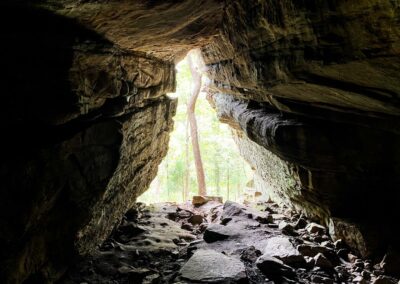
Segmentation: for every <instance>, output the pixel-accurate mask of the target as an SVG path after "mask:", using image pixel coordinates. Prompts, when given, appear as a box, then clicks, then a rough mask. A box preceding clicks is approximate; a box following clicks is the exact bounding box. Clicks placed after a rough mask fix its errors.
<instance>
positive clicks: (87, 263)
mask: <svg viewBox="0 0 400 284" xmlns="http://www.w3.org/2000/svg"><path fill="white" fill-rule="evenodd" d="M60 283H63V284H72V283H80V284H85V283H138V284H139V283H375V284H379V283H400V282H398V279H395V278H392V277H390V276H387V275H384V273H383V270H382V269H381V264H380V263H372V262H371V261H370V260H367V259H361V258H359V257H357V256H356V254H355V253H354V252H351V251H350V250H349V249H348V248H347V247H346V245H345V244H344V243H343V242H342V241H341V240H338V241H336V242H333V241H332V240H331V238H330V237H329V236H328V235H327V231H326V228H324V227H322V226H320V225H318V224H315V223H312V222H310V221H309V220H307V219H306V218H304V217H303V216H300V215H299V214H296V213H295V212H293V211H291V210H289V209H285V208H280V207H278V206H277V205H276V204H274V203H258V204H255V205H253V206H251V207H250V206H244V205H240V204H238V203H234V202H229V201H228V202H225V204H221V203H219V202H217V201H208V202H206V203H205V204H202V205H200V206H197V207H196V206H193V205H192V204H190V203H187V204H181V205H177V204H173V203H162V204H155V205H151V206H145V205H144V204H141V203H137V204H136V206H135V207H133V208H131V209H130V210H129V211H128V212H127V213H126V215H125V216H124V218H123V220H122V222H121V224H119V225H118V226H116V227H115V229H114V230H113V232H112V234H111V235H110V237H109V238H108V239H107V240H106V241H105V242H104V243H103V244H102V245H101V246H100V247H99V249H98V250H97V252H96V253H95V254H94V255H92V256H90V257H87V258H85V259H82V260H80V261H79V262H78V263H76V265H75V266H74V267H73V268H71V269H70V270H69V271H68V272H67V274H66V276H65V277H64V278H63V279H62V280H61V281H60Z"/></svg>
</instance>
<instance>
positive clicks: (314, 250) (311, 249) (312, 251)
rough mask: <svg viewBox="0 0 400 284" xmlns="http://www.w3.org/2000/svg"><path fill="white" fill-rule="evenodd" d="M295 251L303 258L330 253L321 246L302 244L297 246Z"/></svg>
mask: <svg viewBox="0 0 400 284" xmlns="http://www.w3.org/2000/svg"><path fill="white" fill-rule="evenodd" d="M297 250H298V251H299V252H300V253H301V254H302V255H304V256H311V257H314V256H316V255H317V254H318V253H326V252H328V251H330V249H328V248H326V247H323V246H318V245H312V244H302V245H299V246H297Z"/></svg>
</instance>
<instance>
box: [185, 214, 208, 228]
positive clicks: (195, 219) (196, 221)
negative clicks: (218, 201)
mask: <svg viewBox="0 0 400 284" xmlns="http://www.w3.org/2000/svg"><path fill="white" fill-rule="evenodd" d="M203 220H204V218H203V216H201V215H198V214H194V215H192V216H191V217H190V218H189V219H188V222H189V223H190V224H192V225H200V224H201V223H203Z"/></svg>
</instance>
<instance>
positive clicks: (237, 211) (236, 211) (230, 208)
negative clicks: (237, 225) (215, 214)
mask: <svg viewBox="0 0 400 284" xmlns="http://www.w3.org/2000/svg"><path fill="white" fill-rule="evenodd" d="M234 216H237V217H247V218H251V219H253V220H256V221H257V222H259V223H261V224H267V223H272V222H273V218H272V216H271V215H269V213H268V212H261V211H258V210H256V209H253V208H250V207H245V206H243V205H240V204H239V203H236V202H232V201H226V202H225V204H224V208H223V212H222V215H221V219H222V220H224V219H226V218H232V217H234Z"/></svg>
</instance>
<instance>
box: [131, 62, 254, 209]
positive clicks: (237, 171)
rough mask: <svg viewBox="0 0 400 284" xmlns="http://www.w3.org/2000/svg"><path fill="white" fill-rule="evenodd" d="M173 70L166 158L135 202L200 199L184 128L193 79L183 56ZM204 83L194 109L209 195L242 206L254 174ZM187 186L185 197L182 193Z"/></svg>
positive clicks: (188, 137) (187, 132)
mask: <svg viewBox="0 0 400 284" xmlns="http://www.w3.org/2000/svg"><path fill="white" fill-rule="evenodd" d="M176 70H177V75H176V79H177V87H176V92H175V93H169V94H168V96H170V97H174V98H178V108H177V113H176V116H175V117H174V130H173V132H172V133H171V136H170V142H169V150H168V154H167V156H166V157H165V158H164V160H163V161H162V163H161V164H160V165H159V168H158V174H157V177H156V178H155V179H154V180H153V182H152V183H151V185H150V188H149V189H148V190H147V191H146V192H145V193H144V194H143V195H141V196H140V197H139V198H138V201H140V202H144V203H147V204H150V203H158V202H186V201H188V200H191V199H192V197H193V196H195V195H199V194H198V183H197V179H196V168H195V163H194V156H193V148H192V143H191V140H190V139H191V137H190V131H189V129H188V127H189V125H188V115H187V104H188V101H189V97H190V94H191V88H192V86H191V84H192V75H191V72H190V66H189V63H188V60H187V57H186V58H185V59H183V60H182V61H181V62H180V63H178V64H177V65H176ZM207 80H208V78H207V77H205V76H204V75H203V77H202V88H201V92H200V94H199V97H198V99H197V102H196V108H195V114H196V119H197V125H198V137H199V144H200V151H201V158H202V161H203V166H204V172H205V181H206V189H207V195H208V196H221V197H222V198H223V200H224V201H225V200H232V201H237V202H243V201H244V198H245V192H246V186H248V185H251V184H252V182H251V181H252V179H253V171H252V170H251V168H250V166H249V165H248V164H247V162H245V161H244V160H243V158H242V157H241V156H240V154H239V149H238V147H237V145H236V144H235V142H234V140H233V138H232V134H231V130H230V128H229V126H228V125H226V124H223V123H221V122H220V121H219V120H218V117H217V114H216V112H215V110H214V109H213V108H212V107H211V105H210V104H209V102H208V101H207V90H206V87H204V85H206V82H207ZM185 188H187V191H186V192H187V193H188V194H187V198H185V194H184V192H185ZM247 190H249V188H247ZM185 199H186V200H185Z"/></svg>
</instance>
